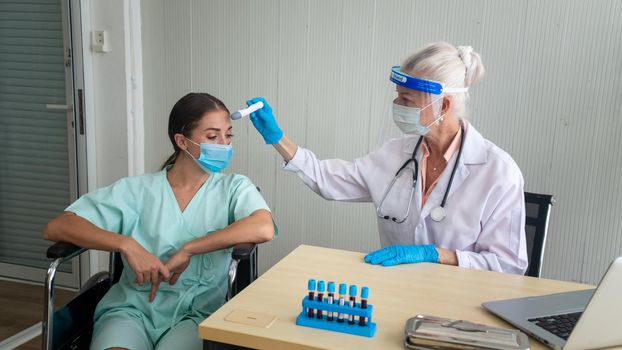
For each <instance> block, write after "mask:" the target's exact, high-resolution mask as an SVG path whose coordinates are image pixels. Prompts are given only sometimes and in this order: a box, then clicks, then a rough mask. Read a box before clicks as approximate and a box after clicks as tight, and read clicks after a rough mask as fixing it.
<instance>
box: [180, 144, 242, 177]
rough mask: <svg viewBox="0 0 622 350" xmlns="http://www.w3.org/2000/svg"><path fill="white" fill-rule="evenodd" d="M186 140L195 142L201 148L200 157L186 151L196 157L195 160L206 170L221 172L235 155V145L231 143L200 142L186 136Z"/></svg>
mask: <svg viewBox="0 0 622 350" xmlns="http://www.w3.org/2000/svg"><path fill="white" fill-rule="evenodd" d="M186 140H188V141H190V142H192V143H194V144H195V145H197V146H199V147H200V148H201V153H200V154H199V158H198V159H197V158H194V157H192V154H190V152H188V150H185V151H186V153H188V154H189V155H190V157H192V159H194V161H195V162H196V163H197V165H199V167H201V169H203V170H204V171H205V172H210V171H211V172H215V173H217V172H219V171H221V170H223V169H224V168H226V167H227V165H229V161H230V160H231V158H232V157H233V147H231V145H220V144H216V143H201V144H198V143H196V142H194V141H192V140H190V139H189V138H187V137H186Z"/></svg>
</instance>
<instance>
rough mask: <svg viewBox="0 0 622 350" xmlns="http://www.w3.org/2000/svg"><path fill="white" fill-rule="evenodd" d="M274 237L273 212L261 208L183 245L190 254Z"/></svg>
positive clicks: (261, 241) (260, 241)
mask: <svg viewBox="0 0 622 350" xmlns="http://www.w3.org/2000/svg"><path fill="white" fill-rule="evenodd" d="M273 237H274V225H273V223H272V214H270V212H269V211H267V210H264V209H261V210H257V211H255V212H253V213H252V214H251V215H249V216H248V217H246V218H244V219H241V220H238V221H236V222H234V223H232V224H231V225H229V226H227V227H226V228H224V229H222V230H220V231H216V232H214V233H212V234H209V235H207V236H204V237H201V238H197V239H195V240H192V241H190V242H188V243H186V244H184V246H183V247H182V249H183V250H185V251H186V252H188V253H189V254H190V255H197V254H203V253H209V252H213V251H215V250H219V249H225V248H229V247H232V246H234V245H236V244H238V243H263V242H266V241H269V240H271V239H272V238H273Z"/></svg>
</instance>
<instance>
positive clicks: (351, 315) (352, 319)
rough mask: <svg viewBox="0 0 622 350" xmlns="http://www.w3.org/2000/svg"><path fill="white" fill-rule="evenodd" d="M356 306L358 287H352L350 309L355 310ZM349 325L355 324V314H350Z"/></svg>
mask: <svg viewBox="0 0 622 350" xmlns="http://www.w3.org/2000/svg"><path fill="white" fill-rule="evenodd" d="M355 305H356V285H354V284H351V285H350V307H351V308H354V306H355ZM348 324H354V314H350V320H349V321H348Z"/></svg>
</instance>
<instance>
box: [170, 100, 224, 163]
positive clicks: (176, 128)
mask: <svg viewBox="0 0 622 350" xmlns="http://www.w3.org/2000/svg"><path fill="white" fill-rule="evenodd" d="M213 111H225V112H227V114H229V110H228V109H227V107H226V106H225V104H224V103H222V101H221V100H219V99H217V98H216V97H214V96H212V95H210V94H207V93H204V92H191V93H189V94H187V95H186V96H184V97H182V98H181V99H179V101H177V103H175V105H174V106H173V109H171V114H170V115H169V117H168V137H169V138H170V139H171V143H172V144H173V149H175V152H173V154H172V155H171V156H170V157H168V159H167V160H166V162H164V164H163V165H162V169H164V168H166V167H167V166H169V165H173V164H174V163H175V160H176V159H177V157H178V156H179V152H181V149H180V148H179V147H177V143H176V142H175V134H182V135H184V136H186V137H188V136H189V135H190V132H191V131H192V130H193V129H194V128H195V127H196V126H197V123H198V122H199V120H201V117H203V116H204V115H205V113H209V112H213Z"/></svg>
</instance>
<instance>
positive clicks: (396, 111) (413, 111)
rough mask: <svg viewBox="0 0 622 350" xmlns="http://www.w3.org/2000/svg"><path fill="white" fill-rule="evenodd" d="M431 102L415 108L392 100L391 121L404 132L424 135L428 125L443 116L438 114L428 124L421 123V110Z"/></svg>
mask: <svg viewBox="0 0 622 350" xmlns="http://www.w3.org/2000/svg"><path fill="white" fill-rule="evenodd" d="M432 104H433V103H430V104H429V105H427V106H425V107H423V108H417V107H407V106H402V105H399V104H397V103H395V102H393V113H392V114H393V122H395V125H397V127H398V128H400V130H402V132H403V133H404V134H414V135H420V136H425V135H426V134H427V133H428V132H430V127H431V126H432V125H434V124H436V122H438V121H439V120H441V119H442V118H443V116H442V115H440V116H439V117H438V118H436V119H434V121H433V122H431V123H430V124H428V125H421V111H422V110H423V109H426V108H428V107H429V106H431V105H432Z"/></svg>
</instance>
